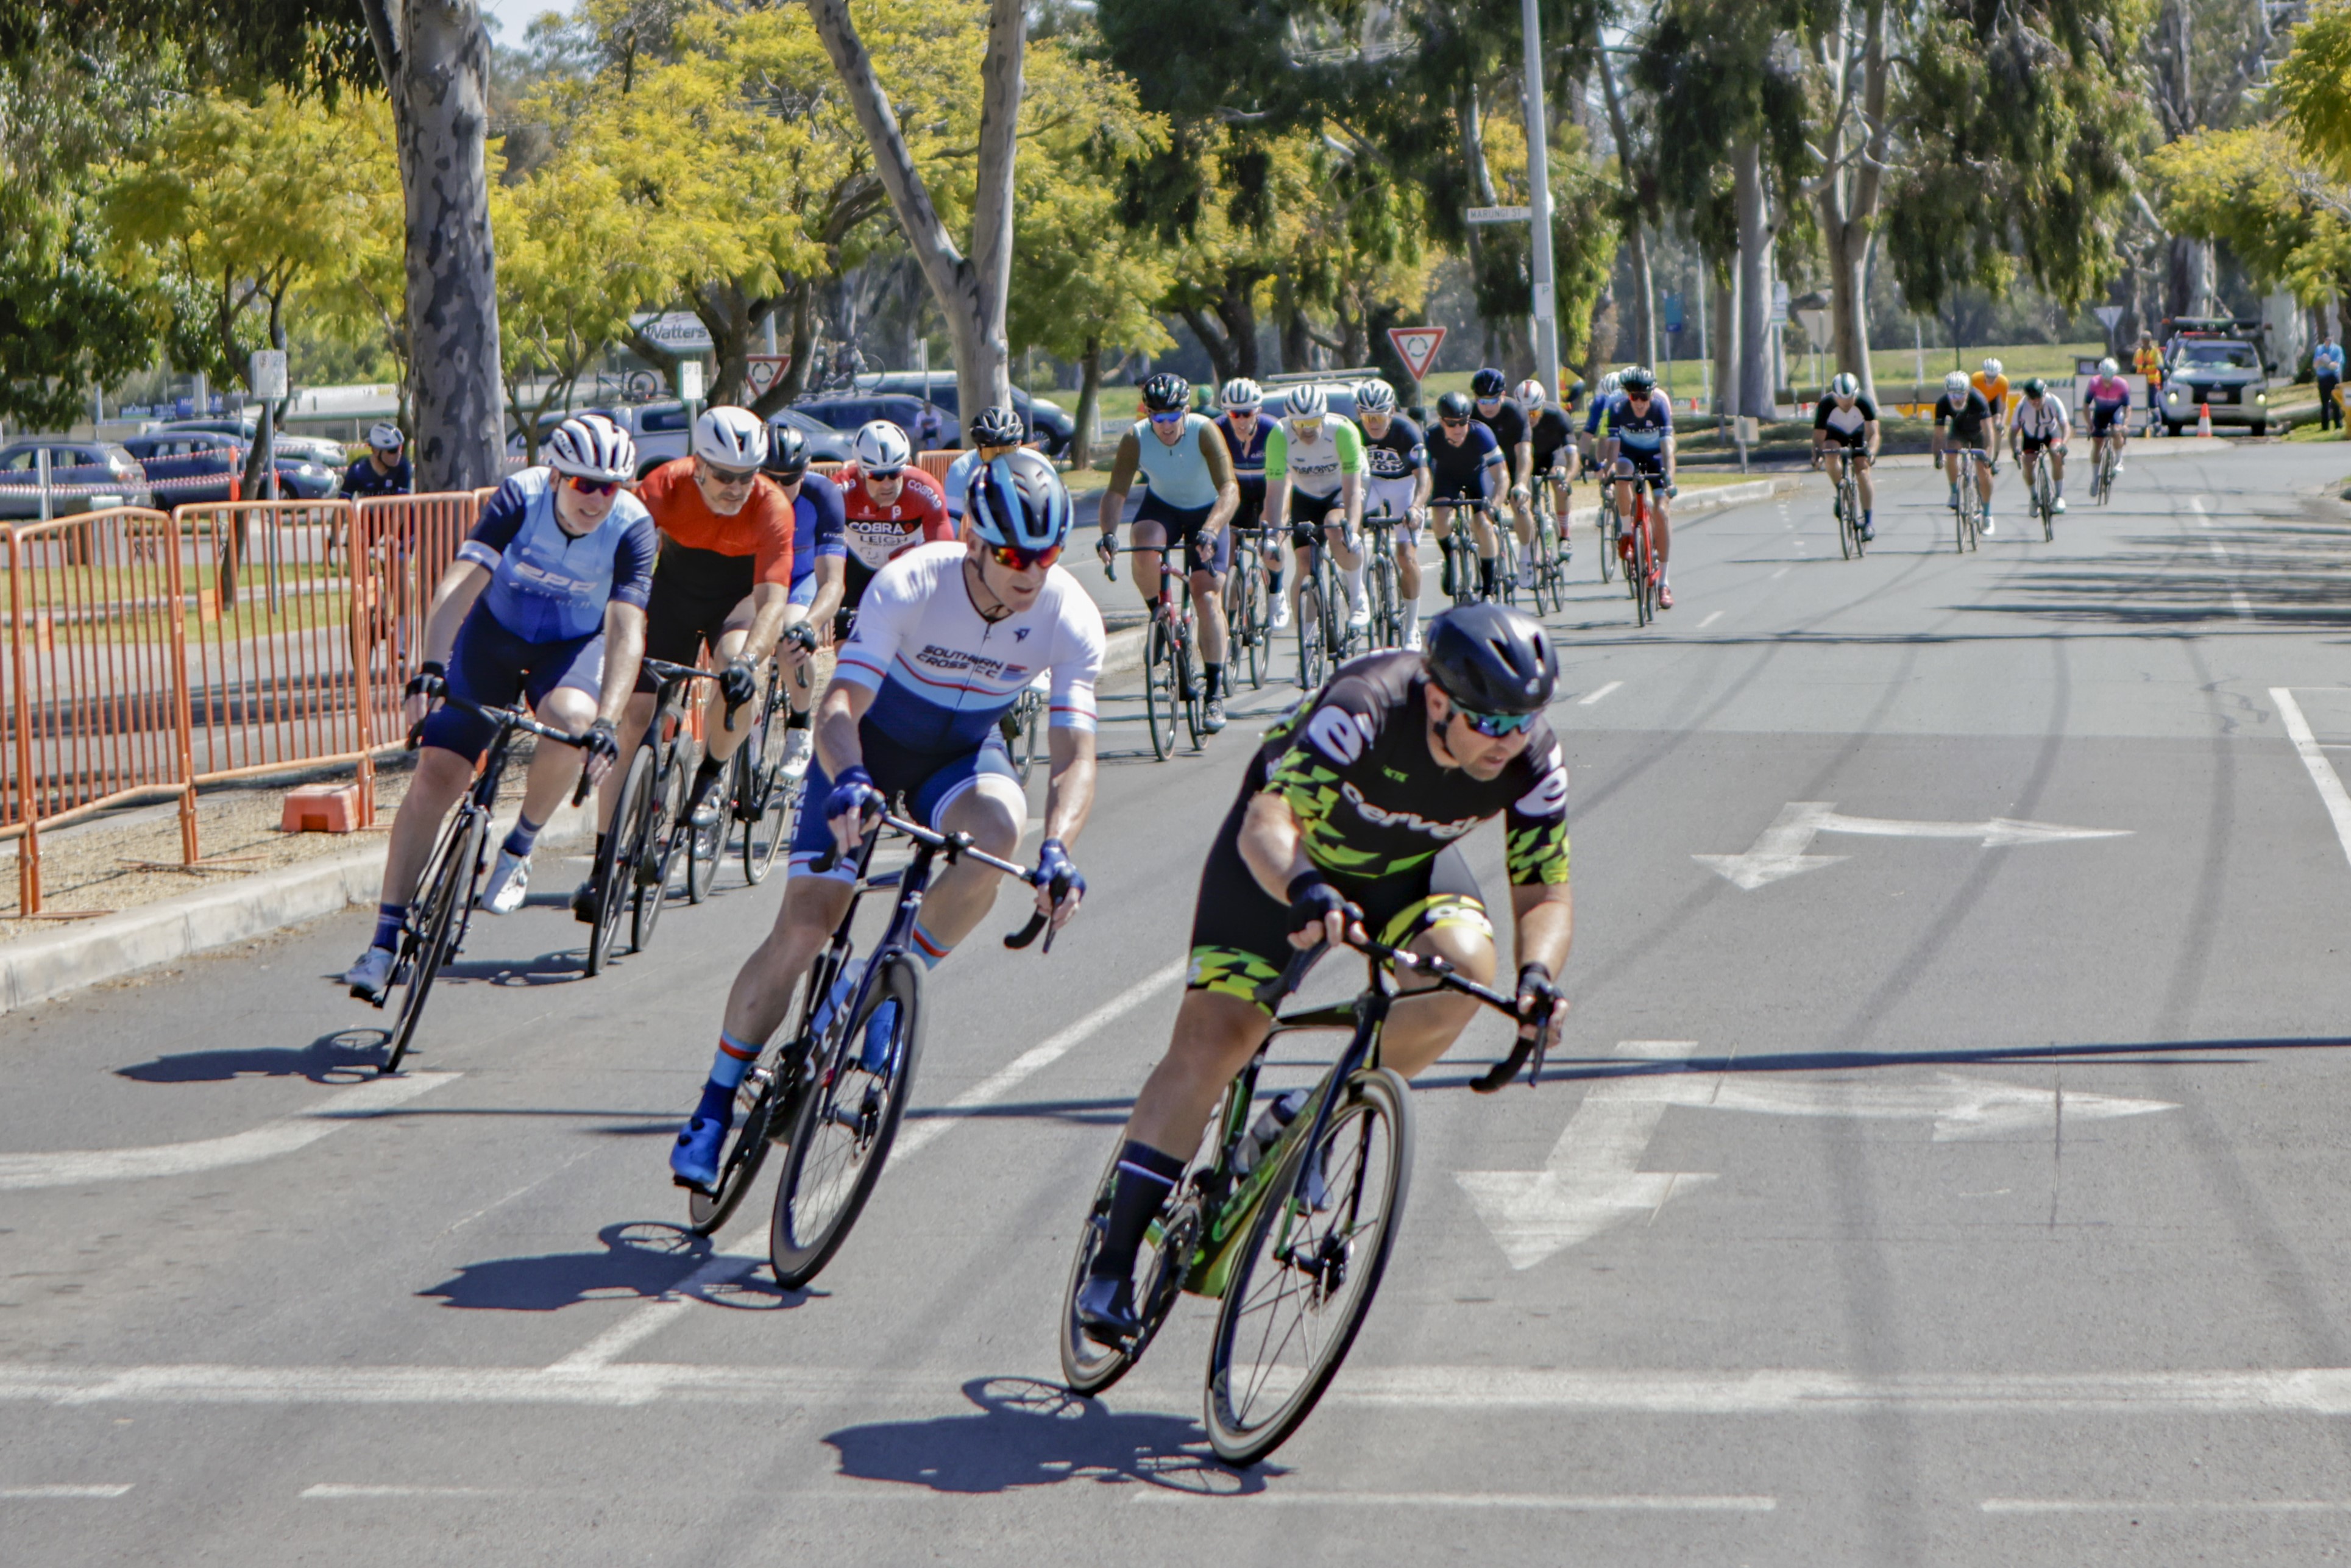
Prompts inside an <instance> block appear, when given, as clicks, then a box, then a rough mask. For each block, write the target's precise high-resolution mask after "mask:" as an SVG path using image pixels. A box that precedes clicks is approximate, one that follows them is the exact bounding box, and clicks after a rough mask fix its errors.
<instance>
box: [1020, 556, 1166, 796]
mask: <svg viewBox="0 0 2351 1568" xmlns="http://www.w3.org/2000/svg"><path fill="white" fill-rule="evenodd" d="M1181 548H1182V547H1181V546H1176V547H1172V548H1171V547H1169V546H1165V545H1127V546H1123V547H1117V548H1113V549H1112V551H1111V552H1110V553H1111V554H1113V555H1114V556H1115V555H1155V556H1157V557H1158V558H1159V594H1158V597H1156V598H1155V599H1154V600H1152V601H1151V625H1150V628H1149V629H1148V630H1147V631H1146V632H1144V642H1143V708H1144V717H1145V718H1146V719H1147V720H1148V721H1149V723H1150V727H1151V755H1152V756H1154V757H1155V758H1158V759H1159V760H1160V761H1162V762H1165V761H1166V760H1167V758H1170V757H1172V756H1174V755H1175V720H1176V718H1177V716H1179V715H1180V716H1182V718H1183V720H1184V728H1185V732H1186V734H1187V735H1189V736H1190V737H1191V741H1192V749H1193V750H1195V751H1198V750H1199V749H1200V748H1201V747H1204V746H1206V745H1207V739H1208V732H1207V728H1206V727H1205V722H1206V715H1205V713H1204V710H1205V709H1206V707H1207V688H1206V685H1205V684H1204V682H1203V679H1202V676H1201V674H1200V634H1199V628H1198V625H1197V623H1196V622H1195V621H1194V620H1193V618H1192V582H1191V578H1190V577H1189V576H1188V575H1187V574H1186V573H1185V572H1183V571H1182V570H1179V569H1178V568H1177V567H1176V565H1175V561H1174V559H1172V558H1173V557H1174V555H1175V551H1176V549H1181ZM1113 564H1114V563H1113V562H1111V561H1108V560H1105V561H1103V562H1102V576H1104V577H1105V578H1108V579H1110V580H1112V581H1113V582H1115V581H1117V580H1118V573H1117V571H1116V570H1113ZM1022 781H1023V782H1026V781H1027V776H1026V775H1025V774H1024V775H1023V776H1022Z"/></svg>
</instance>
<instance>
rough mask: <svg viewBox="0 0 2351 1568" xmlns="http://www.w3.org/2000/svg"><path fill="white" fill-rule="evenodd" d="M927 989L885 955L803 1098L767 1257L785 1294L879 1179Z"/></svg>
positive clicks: (915, 1054) (815, 1265)
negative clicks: (870, 1033)
mask: <svg viewBox="0 0 2351 1568" xmlns="http://www.w3.org/2000/svg"><path fill="white" fill-rule="evenodd" d="M922 984H923V983H922V979H921V976H920V972H919V971H918V970H917V969H916V968H915V967H914V960H913V959H911V958H909V957H907V956H906V955H905V954H904V953H890V954H885V955H884V956H883V958H882V960H881V961H880V962H879V963H877V964H876V965H875V966H874V967H872V968H871V969H869V970H867V971H866V977H865V980H864V982H863V984H862V986H861V988H860V989H859V993H858V1000H857V1006H856V1007H855V1008H854V1009H852V1010H851V1012H850V1015H849V1027H848V1028H847V1029H845V1030H842V1031H841V1034H840V1036H839V1037H838V1040H839V1043H838V1044H836V1045H835V1046H834V1048H833V1049H832V1051H831V1053H830V1055H829V1057H828V1058H827V1060H826V1061H825V1062H824V1064H823V1066H822V1067H821V1068H819V1069H814V1070H812V1071H811V1076H810V1080H809V1082H808V1084H807V1087H806V1088H805V1089H804V1090H803V1091H802V1092H801V1094H800V1099H799V1116H798V1117H797V1118H795V1121H794V1124H793V1127H792V1133H791V1145H792V1146H791V1151H790V1153H789V1155H787V1156H786V1158H785V1163H784V1175H783V1179H782V1181H781V1182H779V1183H778V1186H777V1187H776V1211H775V1218H774V1220H773V1222H772V1223H771V1224H770V1225H769V1227H768V1260H769V1261H770V1262H771V1263H773V1264H774V1265H775V1270H776V1281H777V1283H778V1284H780V1285H782V1286H783V1287H784V1288H785V1289H786V1290H788V1291H789V1290H797V1289H799V1287H800V1286H802V1285H805V1284H807V1283H808V1282H809V1281H810V1280H813V1279H815V1278H816V1277H817V1275H818V1273H819V1272H820V1271H821V1270H823V1268H824V1266H825V1264H826V1263H828V1262H830V1261H831V1259H832V1255H833V1254H834V1253H835V1252H837V1251H839V1250H840V1249H841V1242H843V1241H844V1240H846V1239H848V1237H849V1231H850V1228H851V1227H852V1226H853V1225H855V1224H856V1223H857V1216H858V1214H859V1212H860V1211H861V1210H862V1209H863V1208H864V1207H865V1200H866V1199H867V1198H868V1197H871V1196H872V1192H873V1184H874V1183H875V1182H876V1181H879V1180H880V1179H881V1177H882V1167H883V1165H884V1164H885V1163H886V1162H887V1161H888V1160H889V1157H890V1145H891V1143H892V1142H893V1140H894V1139H895V1138H896V1137H897V1135H898V1123H899V1120H900V1118H902V1117H903V1116H904V1114H905V1111H906V1095H907V1092H908V1090H909V1089H910V1088H911V1086H912V1085H913V1083H914V1064H915V1061H916V1060H917V1059H918V1058H919V1057H920V1056H921V1054H922V1040H923V1037H922V1024H923V1015H922V1000H923V989H922ZM884 1003H888V1004H891V1005H893V1006H894V1007H895V1008H896V1009H897V1012H896V1016H895V1017H894V1018H893V1020H892V1021H891V1023H890V1025H889V1026H888V1034H889V1038H888V1040H887V1041H886V1043H885V1044H884V1045H883V1048H882V1050H881V1051H880V1054H879V1057H878V1059H877V1060H876V1061H875V1063H874V1070H869V1069H868V1068H866V1067H865V1066H863V1065H862V1064H861V1060H862V1054H863V1053H864V1051H865V1050H866V1047H867V1041H866V1039H865V1032H866V1025H867V1023H868V1021H869V1020H871V1019H872V1017H873V1015H874V1013H875V1012H876V1011H877V1010H879V1009H881V1007H882V1006H883V1004H884Z"/></svg>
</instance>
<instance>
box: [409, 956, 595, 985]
mask: <svg viewBox="0 0 2351 1568" xmlns="http://www.w3.org/2000/svg"><path fill="white" fill-rule="evenodd" d="M587 977H588V954H587V950H586V949H585V948H581V947H559V948H557V949H555V950H554V951H553V952H551V953H541V954H539V955H538V956H537V957H535V958H522V959H514V958H463V957H461V958H457V959H455V960H453V961H452V962H449V963H446V964H444V965H442V966H441V973H440V976H439V978H441V979H444V980H486V981H488V982H489V983H490V984H492V985H494V986H560V985H568V984H569V983H570V982H571V981H574V980H584V979H586V978H587Z"/></svg>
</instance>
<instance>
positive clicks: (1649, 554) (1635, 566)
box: [1616, 469, 1674, 626]
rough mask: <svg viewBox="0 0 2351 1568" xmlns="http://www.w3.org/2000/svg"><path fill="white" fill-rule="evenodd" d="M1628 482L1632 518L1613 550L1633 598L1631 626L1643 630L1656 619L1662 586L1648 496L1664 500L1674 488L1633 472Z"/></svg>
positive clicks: (1662, 479) (1657, 478)
mask: <svg viewBox="0 0 2351 1568" xmlns="http://www.w3.org/2000/svg"><path fill="white" fill-rule="evenodd" d="M1627 482H1628V483H1630V484H1631V486H1633V515H1632V517H1629V518H1627V519H1626V520H1625V523H1624V525H1623V526H1622V528H1620V529H1619V530H1618V533H1617V537H1616V549H1617V555H1618V558H1619V561H1620V564H1622V565H1623V567H1624V568H1625V586H1626V588H1628V589H1629V590H1631V591H1632V595H1633V623H1634V624H1635V625H1636V626H1646V625H1647V624H1648V623H1649V622H1652V621H1655V620H1656V618H1657V610H1658V602H1657V595H1658V591H1660V590H1661V589H1663V588H1664V586H1665V570H1664V568H1663V567H1662V566H1660V565H1659V563H1658V560H1657V545H1656V535H1655V533H1654V532H1653V531H1652V530H1651V529H1650V527H1649V496H1650V494H1651V493H1652V492H1653V491H1656V490H1663V491H1664V492H1665V493H1666V494H1667V496H1669V497H1670V496H1671V495H1673V493H1674V486H1670V485H1668V484H1667V483H1666V480H1665V476H1663V475H1658V474H1645V473H1642V472H1641V471H1640V470H1638V469H1635V470H1634V471H1633V472H1632V473H1631V475H1630V476H1628V479H1627Z"/></svg>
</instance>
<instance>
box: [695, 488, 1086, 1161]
mask: <svg viewBox="0 0 2351 1568" xmlns="http://www.w3.org/2000/svg"><path fill="white" fill-rule="evenodd" d="M965 522H966V538H965V542H963V543H960V544H956V543H947V544H928V545H923V546H920V547H918V548H916V549H914V550H912V551H911V552H909V553H908V554H905V555H903V556H900V557H899V558H898V559H895V560H893V561H891V562H890V563H889V564H887V565H886V566H884V567H883V569H882V570H881V571H879V572H878V573H876V574H875V575H874V578H873V580H872V583H871V585H870V586H869V587H868V588H867V590H866V592H865V597H864V603H863V605H862V608H861V609H860V610H859V612H858V616H857V629H856V631H855V632H854V633H853V634H852V636H851V637H850V639H849V641H848V642H847V643H845V644H844V645H843V646H842V648H841V662H840V664H839V665H838V666H837V667H836V668H835V670H834V673H833V677H832V682H831V685H828V686H827V687H826V688H825V692H824V695H823V696H822V697H821V698H820V699H819V701H818V704H817V727H816V748H817V761H816V766H815V767H813V768H810V769H809V776H808V790H807V795H806V799H805V803H804V804H803V805H802V807H801V809H800V813H799V827H798V829H797V830H796V831H794V833H793V836H792V846H791V859H790V862H789V863H790V874H789V879H788V880H787V881H786V883H785V884H784V898H783V907H782V908H781V910H779V911H778V914H777V915H776V923H775V925H774V928H773V929H772V930H770V931H769V932H768V936H767V937H766V939H765V940H764V941H762V942H761V943H760V944H759V946H758V948H757V949H756V950H754V951H753V953H752V954H751V956H750V957H749V958H748V959H747V960H746V961H745V963H744V965H743V967H742V970H741V972H740V973H738V974H737V976H736V977H735V984H734V988H733V989H732V991H731V992H730V993H729V994H728V996H727V998H726V1017H725V1023H724V1025H723V1027H722V1028H721V1030H720V1031H719V1036H718V1050H717V1053H716V1058H715V1059H714V1060H713V1061H712V1063H711V1069H710V1078H709V1081H708V1082H706V1083H705V1084H704V1086H703V1092H702V1102H701V1103H700V1104H699V1105H698V1106H697V1107H696V1108H695V1112H694V1114H693V1116H692V1117H691V1118H690V1119H688V1121H687V1122H686V1124H685V1126H684V1130H683V1131H682V1132H680V1133H679V1134H678V1137H677V1142H676V1145H675V1146H674V1148H673V1149H672V1150H671V1153H670V1169H671V1170H672V1172H674V1174H675V1176H676V1177H677V1179H678V1180H679V1181H680V1182H682V1183H684V1185H686V1186H693V1187H698V1188H702V1189H704V1190H705V1191H706V1190H708V1188H709V1187H710V1186H712V1185H713V1184H714V1183H715V1182H716V1180H717V1175H718V1156H719V1152H720V1149H721V1147H722V1146H723V1145H724V1144H725V1141H726V1133H727V1129H728V1127H729V1126H730V1125H731V1124H732V1122H733V1118H734V1109H735V1091H736V1090H737V1087H738V1086H739V1085H740V1084H741V1083H742V1082H743V1074H744V1073H745V1072H746V1071H747V1070H748V1069H749V1067H750V1065H751V1063H752V1062H753V1061H757V1060H758V1056H759V1053H760V1051H762V1050H764V1049H765V1047H766V1045H767V1041H768V1037H769V1036H770V1035H772V1034H773V1033H775V1031H776V1030H777V1029H778V1027H780V1026H781V1025H782V1023H783V1021H784V1019H785V1015H786V1014H787V1013H788V1012H789V1009H790V1007H791V1002H792V995H793V993H794V992H795V991H796V990H797V989H798V988H799V984H800V980H801V977H803V976H804V975H806V974H807V972H808V968H809V966H810V963H811V962H813V961H814V959H815V957H816V956H817V953H818V951H819V949H820V948H821V947H822V946H824V945H825V943H826V942H827V941H829V940H830V939H831V936H832V933H833V930H834V928H835V927H836V926H837V925H839V924H840V923H841V915H843V914H844V913H846V911H847V910H848V907H849V900H850V895H851V890H852V883H853V882H854V879H855V875H856V869H855V865H854V862H843V863H841V864H839V865H836V866H835V867H834V868H833V869H832V870H831V871H828V872H823V873H819V872H818V871H817V870H816V869H815V868H816V862H818V861H819V860H820V858H822V856H823V854H824V852H826V851H827V850H829V849H840V850H844V851H845V850H848V849H853V848H854V847H856V846H857V845H858V844H859V843H860V842H862V840H863V838H864V836H865V834H866V833H868V832H870V831H873V827H872V819H873V815H874V813H875V812H877V811H878V810H882V809H883V806H884V804H885V803H886V802H888V801H890V800H894V799H898V798H901V797H903V798H904V800H907V802H908V803H909V806H908V810H907V814H908V815H909V816H912V817H914V818H915V819H917V820H919V821H922V822H923V823H925V825H926V826H928V827H930V828H932V829H933V830H935V831H939V832H943V833H956V832H960V833H969V834H970V835H971V838H972V841H973V842H974V843H975V844H976V845H977V846H978V847H979V848H980V849H982V850H985V851H987V852H988V853H990V854H993V855H997V856H998V857H1007V856H1010V855H1013V854H1016V853H1018V852H1019V845H1020V838H1021V829H1022V824H1023V822H1024V821H1026V820H1027V819H1028V815H1029V800H1028V795H1027V793H1026V791H1024V790H1023V789H1021V787H1020V777H1019V769H1018V768H1015V767H1014V766H1013V763H1012V758H1010V756H1009V755H1008V753H1007V752H1006V750H1005V746H1004V737H1003V736H1002V734H1001V733H1000V732H999V731H998V727H997V725H998V720H999V719H1000V718H1001V717H1002V716H1004V714H1005V713H1006V712H1007V710H1008V709H1009V708H1010V707H1011V706H1012V705H1013V704H1014V702H1015V701H1017V700H1018V699H1019V695H1020V693H1021V691H1022V689H1023V688H1024V687H1026V686H1027V685H1029V681H1030V680H1031V678H1033V677H1034V676H1035V675H1036V674H1037V673H1038V672H1039V671H1040V670H1042V671H1046V672H1049V676H1050V685H1051V690H1052V695H1051V718H1050V737H1051V740H1050V751H1051V757H1050V768H1051V779H1052V782H1051V785H1050V788H1049V789H1048V790H1047V792H1046V797H1045V813H1044V822H1043V824H1042V825H1043V828H1044V841H1043V843H1042V844H1041V845H1040V847H1039V851H1038V857H1037V864H1038V869H1039V871H1040V872H1042V873H1046V875H1047V876H1048V877H1054V876H1061V875H1066V877H1067V879H1068V880H1067V883H1066V886H1067V887H1068V894H1067V896H1066V897H1065V898H1064V899H1063V901H1062V902H1061V904H1059V905H1058V906H1057V905H1054V904H1052V903H1051V902H1050V898H1051V895H1050V890H1049V889H1048V888H1047V887H1045V886H1043V885H1040V886H1039V888H1038V890H1037V904H1038V908H1039V910H1040V912H1041V913H1045V914H1048V915H1050V916H1051V917H1052V919H1053V922H1054V924H1055V925H1060V924H1061V923H1063V922H1064V921H1066V920H1068V919H1069V917H1070V916H1071V915H1074V914H1075V913H1076V912H1077V908H1078V904H1079V902H1080V900H1081V898H1082V897H1083V896H1084V894H1085V880H1084V878H1082V877H1081V876H1079V875H1078V874H1077V868H1076V866H1075V865H1074V864H1072V863H1071V859H1070V852H1069V846H1070V845H1071V843H1073V842H1075V841H1076V840H1077V837H1078V833H1079V831H1080V830H1081V829H1082V828H1083V827H1084V826H1085V821H1086V815H1087V813H1088V811H1089V810H1091V809H1092V805H1093V794H1094V682H1095V681H1096V679H1097V678H1098V677H1099V676H1100V674H1101V670H1102V612H1100V611H1099V610H1097V609H1095V608H1094V603H1093V601H1092V600H1091V599H1089V598H1087V597H1086V591H1085V590H1084V589H1083V588H1082V587H1081V586H1080V585H1079V583H1078V580H1076V579H1075V578H1074V577H1072V576H1071V575H1070V573H1069V571H1068V570H1066V569H1063V568H1061V567H1059V566H1056V565H1055V564H1054V562H1055V561H1056V559H1058V558H1059V557H1060V555H1061V549H1062V546H1063V545H1064V544H1065V543H1066V542H1067V541H1068V538H1069V535H1070V525H1071V513H1070V497H1069V493H1068V492H1067V491H1066V490H1064V489H1063V488H1062V487H1061V477H1060V476H1058V475H1056V474H1055V473H1054V472H1053V465H1052V464H1051V463H1050V462H1049V461H1048V460H1047V459H1046V458H1045V457H1043V456H1042V455H1040V454H1038V453H1035V452H1029V451H1026V450H1023V451H1017V452H1014V453H1011V454H1010V455H1007V456H1003V457H999V458H998V459H997V460H996V461H995V462H993V463H991V464H989V465H987V467H986V468H984V469H982V470H981V471H980V473H979V474H978V476H976V477H975V479H974V480H973V483H972V486H971V494H970V500H969V502H968V505H967V511H966V517H965ZM997 877H998V873H996V872H994V871H991V870H989V869H988V868H987V867H986V866H984V865H982V864H980V863H979V862H977V861H969V860H965V861H957V862H955V863H954V864H952V865H950V866H949V867H948V868H947V869H946V871H945V872H943V873H941V874H940V876H939V879H938V881H937V882H936V883H934V884H932V887H931V889H930V892H929V894H928V895H927V896H925V899H924V900H923V911H922V917H921V919H920V920H919V921H917V922H916V924H915V925H914V950H915V952H916V954H917V956H919V957H920V958H921V960H922V962H923V963H924V965H925V967H932V968H935V967H937V966H938V964H939V963H940V961H941V960H942V959H944V958H946V956H947V954H948V953H950V952H951V951H953V950H954V948H955V946H956V943H958V942H960V941H962V940H963V938H964V937H965V936H967V935H969V934H970V932H971V930H972V928H973V927H974V926H976V925H978V924H979V922H980V921H981V920H982V919H983V918H984V917H985V916H986V915H987V912H988V910H989V909H990V907H992V906H993V905H994V904H995V903H996V893H997ZM885 1005H887V1004H885ZM883 1027H884V1029H885V1030H886V1028H887V1027H888V1026H886V1025H885V1026H883Z"/></svg>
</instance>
